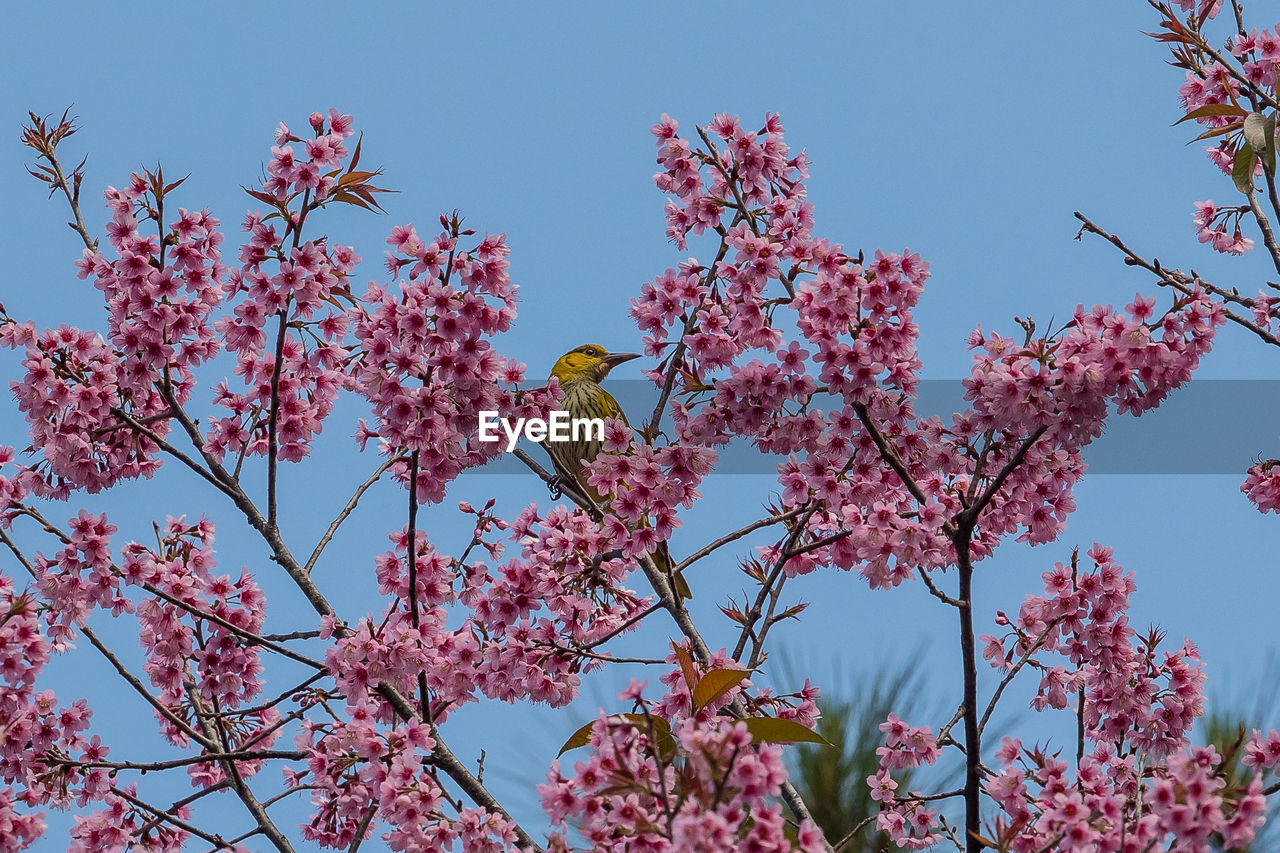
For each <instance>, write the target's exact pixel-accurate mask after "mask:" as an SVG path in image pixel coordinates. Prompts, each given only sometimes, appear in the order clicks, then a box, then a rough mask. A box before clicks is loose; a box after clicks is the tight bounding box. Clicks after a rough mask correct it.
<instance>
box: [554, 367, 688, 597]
mask: <svg viewBox="0 0 1280 853" xmlns="http://www.w3.org/2000/svg"><path fill="white" fill-rule="evenodd" d="M639 357H640V354H639V353H634V352H622V353H616V352H615V353H611V352H609V351H608V350H606V349H605V348H604V347H602V346H599V345H598V344H583V345H582V346H580V347H575V348H574V349H571V350H569V352H567V353H565V354H564V355H562V356H560V358H559V359H557V360H556V363H555V366H554V367H552V368H551V375H552V376H554V377H555V378H556V379H558V380H560V390H561V392H562V394H563V404H564V408H565V411H566V412H568V413H569V417H570V418H620V419H621V420H622V421H623V422H624V423H627V415H626V413H625V412H623V411H622V407H621V406H619V405H618V401H617V400H615V399H614V398H613V395H612V394H610V393H609V392H608V391H606V390H604V388H602V387H600V383H601V382H603V381H604V379H605V377H606V376H608V375H609V371H610V370H612V369H613V368H615V367H617V366H618V365H619V364H622V363H623V362H627V361H631V360H632V359H634V358H639ZM583 433H584V434H583V435H582V436H581V437H579V438H578V440H576V441H548V442H545V443H544V444H543V446H544V447H545V448H546V449H547V453H548V454H549V455H550V456H551V463H552V465H554V466H555V469H556V477H557V479H558V480H559V481H560V482H563V483H568V484H569V485H571V486H573V487H574V488H576V489H577V490H578V491H580V492H582V494H584V495H586V496H587V497H590V498H591V499H593V500H595V501H596V502H597V503H600V504H602V505H604V506H608V504H609V497H610V496H608V495H601V494H599V493H598V492H597V491H596V490H595V489H594V488H592V487H591V486H589V485H588V484H587V478H586V472H585V471H584V470H583V468H584V466H585V465H586V464H587V463H589V462H592V461H594V460H595V458H596V457H597V456H598V455H599V454H600V448H601V447H602V445H603V442H601V441H597V440H595V439H594V438H592V437H591V436H590V435H589V431H588V430H584V431H583ZM552 487H553V489H554V488H555V486H554V483H553V486H552ZM642 523H643V522H642ZM650 556H651V557H653V559H654V562H655V563H656V564H657V566H658V568H659V569H661V570H662V571H663V572H664V573H665V574H666V575H667V577H668V578H670V579H671V581H672V585H673V586H674V588H675V590H676V593H677V594H678V595H679V596H680V597H681V598H692V597H693V594H692V593H691V592H690V591H689V585H688V583H686V581H685V579H684V577H683V576H681V575H673V569H674V568H675V563H674V562H673V561H672V559H671V554H670V552H669V551H668V550H667V543H666V542H660V543H658V547H657V549H655V551H654V553H653V554H651V555H650Z"/></svg>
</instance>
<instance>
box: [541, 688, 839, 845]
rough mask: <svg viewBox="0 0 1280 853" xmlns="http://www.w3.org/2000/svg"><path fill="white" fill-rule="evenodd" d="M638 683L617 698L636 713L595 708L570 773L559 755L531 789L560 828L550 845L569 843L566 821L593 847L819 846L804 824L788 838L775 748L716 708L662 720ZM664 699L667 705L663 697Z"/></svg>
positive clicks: (782, 776) (817, 837)
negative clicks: (585, 751)
mask: <svg viewBox="0 0 1280 853" xmlns="http://www.w3.org/2000/svg"><path fill="white" fill-rule="evenodd" d="M674 675H675V678H676V679H681V680H682V678H683V677H682V675H681V674H680V673H679V672H676V673H675V674H674ZM643 686H644V685H643V684H637V683H634V682H633V684H632V686H631V687H630V688H628V690H626V691H624V692H623V693H622V694H621V695H620V696H619V698H620V699H624V700H631V701H634V702H636V707H637V708H638V709H640V710H639V712H638V713H634V714H629V715H624V716H617V717H609V716H606V715H604V714H603V713H602V714H601V715H600V716H599V717H598V718H597V719H596V721H595V722H594V723H593V724H592V725H591V731H590V735H589V746H590V749H591V754H590V756H589V757H588V758H587V759H586V760H585V761H579V762H577V763H575V765H574V768H573V773H572V775H571V776H566V775H564V773H563V772H562V770H561V766H560V762H559V761H558V760H557V761H556V762H554V763H553V764H552V768H551V772H550V773H548V775H547V782H546V784H543V785H539V786H538V793H539V794H540V795H541V797H542V805H543V809H544V810H545V811H546V812H547V815H548V816H549V817H550V818H551V821H552V824H553V826H554V827H556V828H557V831H556V832H555V833H553V835H552V837H551V844H550V848H549V849H550V850H553V851H561V852H562V853H565V852H566V851H570V850H573V849H576V848H574V847H573V846H572V845H571V844H570V843H569V842H568V841H567V840H566V835H565V833H566V831H567V827H568V824H569V823H570V822H572V823H573V825H574V826H575V828H576V830H577V832H578V834H579V835H581V837H582V838H583V840H584V841H585V842H586V843H587V844H589V845H590V848H589V849H592V850H619V851H621V850H637V849H644V850H652V851H655V853H666V851H671V853H675V851H703V852H704V853H723V851H742V853H746V851H756V850H759V851H764V850H768V851H784V850H787V851H789V850H805V851H818V850H824V849H826V847H825V845H824V842H823V838H822V833H821V832H820V831H819V830H818V829H817V828H816V827H814V826H813V825H812V824H808V823H805V824H802V825H801V827H800V828H799V830H798V831H797V833H796V836H795V842H794V844H793V843H792V842H791V841H790V840H788V837H787V834H786V832H785V821H784V820H783V817H782V811H781V806H780V804H779V803H778V802H777V797H778V795H779V793H780V790H781V785H782V782H783V781H784V780H785V779H786V770H785V768H784V766H783V763H782V754H781V750H780V749H779V748H778V747H777V746H775V745H771V744H763V745H760V744H753V742H752V737H751V734H750V733H749V731H748V729H747V726H746V725H745V724H744V723H742V722H740V721H739V722H735V721H733V720H732V719H729V718H726V717H722V716H716V715H714V714H700V715H698V716H696V717H684V718H682V719H677V720H675V721H674V723H673V722H671V721H668V720H667V719H666V718H664V717H661V716H657V715H656V712H657V708H655V709H653V710H652V711H651V710H650V709H649V708H648V706H647V705H646V704H645V703H644V702H643V700H642V699H641V698H640V693H641V691H642V689H643ZM663 704H664V705H666V706H668V707H670V706H672V705H673V703H672V702H668V701H666V697H664V703H663ZM674 704H678V703H674Z"/></svg>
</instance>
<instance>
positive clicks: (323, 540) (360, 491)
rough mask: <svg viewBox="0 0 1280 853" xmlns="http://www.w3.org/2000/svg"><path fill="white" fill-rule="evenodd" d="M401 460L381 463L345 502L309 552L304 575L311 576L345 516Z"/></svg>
mask: <svg viewBox="0 0 1280 853" xmlns="http://www.w3.org/2000/svg"><path fill="white" fill-rule="evenodd" d="M403 458H404V457H403V456H393V457H392V458H390V459H388V460H387V461H386V462H383V463H382V465H380V466H379V467H378V470H377V471H374V472H373V474H371V475H370V476H369V479H367V480H365V481H364V482H363V483H361V484H360V486H359V487H357V488H356V491H355V494H353V495H352V496H351V500H349V501H347V505H346V506H344V507H343V508H342V511H341V512H339V513H338V517H337V518H335V519H334V520H333V522H332V523H331V524H330V525H329V529H328V530H326V531H325V532H324V536H321V537H320V541H319V542H318V543H317V544H316V547H315V550H313V551H312V552H311V556H310V557H308V558H307V562H306V563H305V564H304V565H303V567H302V571H303V572H304V573H305V574H308V575H309V574H311V570H312V569H313V568H315V565H316V561H317V560H319V559H320V554H321V553H323V552H324V549H325V547H326V546H327V545H328V544H329V541H330V540H331V539H333V535H334V534H335V533H337V532H338V528H339V527H341V526H342V522H344V521H346V520H347V516H349V515H351V513H352V512H354V511H355V508H356V504H358V503H359V502H360V498H362V497H364V493H365V492H367V491H369V489H370V488H371V487H372V486H373V484H374V483H376V482H378V480H379V479H381V478H382V475H383V474H385V473H387V469H388V468H390V467H391V466H392V465H394V464H395V463H397V462H399V461H400V460H402V459H403Z"/></svg>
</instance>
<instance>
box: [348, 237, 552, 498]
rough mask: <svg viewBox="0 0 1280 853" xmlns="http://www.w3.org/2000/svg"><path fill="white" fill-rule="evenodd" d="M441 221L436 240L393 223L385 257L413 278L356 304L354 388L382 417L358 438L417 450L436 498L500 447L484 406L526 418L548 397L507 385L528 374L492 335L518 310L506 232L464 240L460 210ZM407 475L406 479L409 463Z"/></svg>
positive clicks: (421, 487) (426, 486) (423, 488)
mask: <svg viewBox="0 0 1280 853" xmlns="http://www.w3.org/2000/svg"><path fill="white" fill-rule="evenodd" d="M441 226H442V228H443V229H444V230H443V231H441V232H440V233H439V234H437V235H436V236H435V237H433V238H432V239H431V240H430V241H426V240H424V239H422V238H421V237H419V236H418V233H417V231H416V229H415V228H414V227H413V226H412V225H407V226H401V227H397V228H395V229H393V230H392V233H391V236H390V237H389V238H388V239H387V243H388V244H389V245H390V246H391V247H392V250H391V251H390V252H389V253H388V261H387V265H388V268H389V269H390V270H391V271H392V273H393V274H396V273H398V272H400V271H401V270H403V269H405V268H408V270H409V272H408V279H407V280H406V281H403V282H401V283H400V286H399V288H398V293H396V292H393V291H391V290H389V289H386V288H383V287H380V286H372V287H371V288H370V289H369V291H368V292H367V293H366V294H365V295H364V297H363V298H362V299H361V303H362V306H363V307H362V309H361V310H360V311H359V312H354V311H353V318H354V320H353V332H354V334H355V338H356V340H357V342H358V346H357V348H356V353H355V361H354V363H353V365H352V368H351V377H352V381H353V387H354V389H355V390H356V391H357V393H359V394H361V395H362V396H364V397H365V398H366V399H368V401H369V403H370V405H371V406H372V407H373V414H374V418H375V421H374V424H373V426H372V427H371V428H363V429H362V437H361V441H362V442H363V441H365V440H367V438H368V437H369V436H377V437H379V438H381V439H382V441H383V442H384V443H385V445H386V446H388V447H390V448H394V449H395V451H397V452H399V453H401V454H406V455H407V454H410V453H413V454H417V459H418V482H417V489H418V492H419V494H420V495H421V496H422V498H424V499H426V500H431V501H440V500H442V499H443V497H444V490H445V486H446V485H447V484H448V483H449V482H450V481H452V480H453V479H454V478H455V477H457V476H458V474H459V473H461V472H462V471H463V470H465V469H466V468H469V467H472V466H475V465H481V464H483V463H484V462H486V461H488V460H489V459H491V458H492V457H493V456H494V454H496V453H498V452H499V448H498V445H496V444H484V443H480V442H478V441H477V440H476V435H475V433H476V422H477V418H478V415H479V413H480V412H481V411H484V410H492V411H502V412H503V413H506V414H508V416H509V417H523V416H526V415H530V414H533V413H536V412H538V411H541V409H540V408H539V406H540V405H545V404H546V403H549V402H550V401H549V399H543V396H544V395H542V396H540V395H530V396H529V398H528V399H524V395H520V397H519V398H517V394H516V392H515V391H513V390H512V389H511V388H510V387H505V388H504V387H503V383H506V384H507V385H508V386H510V385H514V384H515V383H518V382H520V381H521V380H522V379H523V378H524V365H522V364H519V363H517V362H515V361H514V360H512V359H507V358H503V357H502V356H500V355H499V354H498V352H497V351H496V350H495V349H493V347H492V346H491V344H490V342H489V340H488V338H490V337H492V336H493V335H496V334H498V333H500V332H503V331H506V329H507V328H508V327H509V326H510V324H511V320H512V319H513V318H514V317H515V297H516V287H515V285H513V284H512V283H511V280H510V278H509V277H508V275H507V267H508V262H507V255H508V254H509V250H508V248H507V245H506V238H505V236H504V235H502V234H490V235H485V236H484V237H483V238H481V239H479V240H478V241H475V242H474V244H472V245H466V246H464V245H463V244H462V242H463V241H464V240H465V239H466V238H469V237H471V236H472V235H473V234H474V232H473V231H471V230H470V229H463V228H462V227H461V226H462V223H461V220H460V219H459V218H458V217H457V216H456V215H455V216H454V217H453V218H452V219H450V218H448V217H443V216H442V217H441ZM400 474H401V477H402V478H403V479H405V480H407V478H408V466H407V465H406V466H403V467H402V468H401V470H400Z"/></svg>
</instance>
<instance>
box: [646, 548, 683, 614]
mask: <svg viewBox="0 0 1280 853" xmlns="http://www.w3.org/2000/svg"><path fill="white" fill-rule="evenodd" d="M649 557H650V558H651V559H652V560H653V562H654V565H656V566H657V567H658V570H659V571H660V572H662V573H663V574H664V575H666V578H667V580H668V581H670V582H671V588H672V589H673V590H675V593H676V595H677V596H679V599H680V600H681V601H687V600H689V599H690V598H693V591H692V590H691V589H689V582H688V581H686V580H685V579H684V573H683V572H677V571H676V563H675V560H673V559H671V551H670V549H668V548H667V543H666V542H659V543H658V547H656V548H654V549H653V552H652V553H650V554H649Z"/></svg>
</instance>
